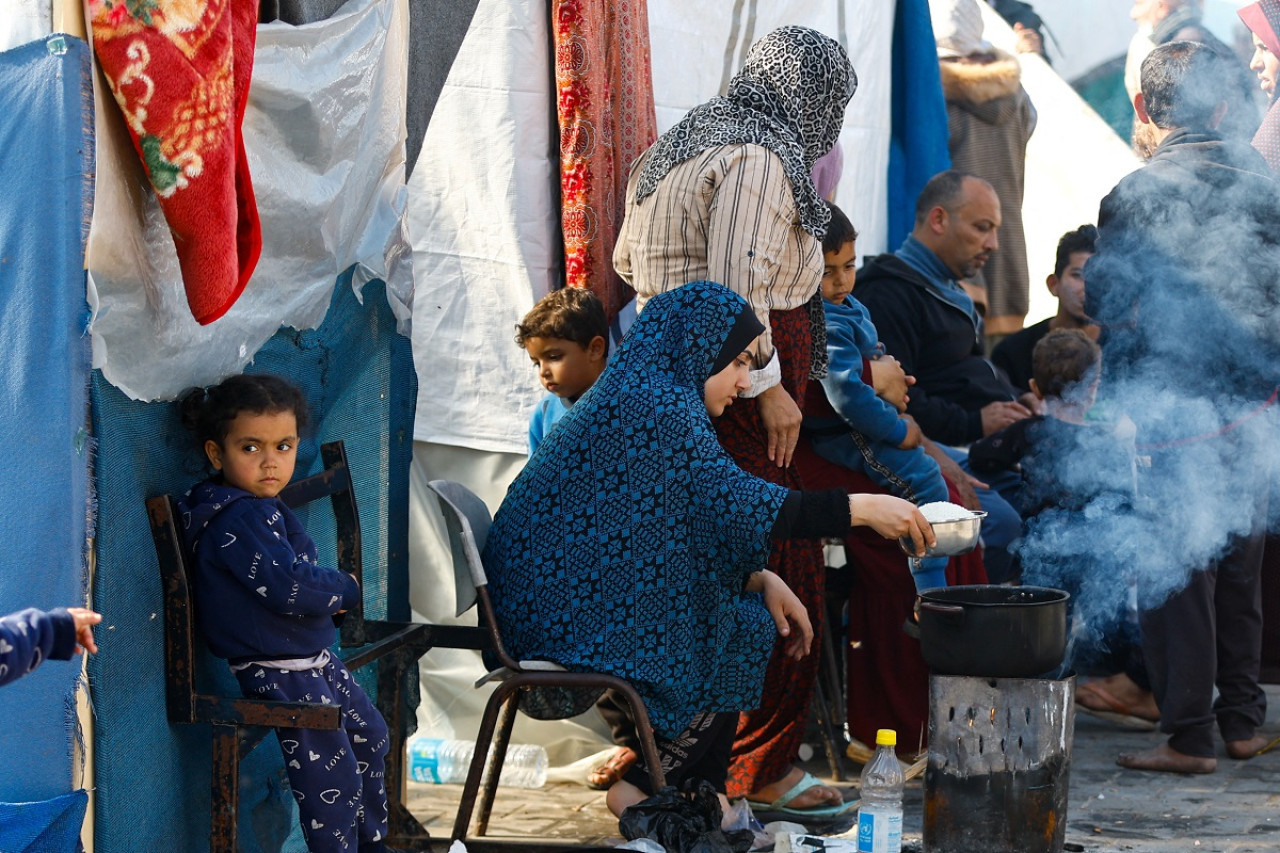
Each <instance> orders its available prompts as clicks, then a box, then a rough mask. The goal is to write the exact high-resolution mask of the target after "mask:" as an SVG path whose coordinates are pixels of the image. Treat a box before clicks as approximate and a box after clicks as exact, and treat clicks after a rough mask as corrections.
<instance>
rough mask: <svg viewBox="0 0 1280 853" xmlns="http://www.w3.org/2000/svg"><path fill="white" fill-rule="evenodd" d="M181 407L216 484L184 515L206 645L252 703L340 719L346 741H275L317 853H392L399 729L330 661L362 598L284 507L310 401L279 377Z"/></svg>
mask: <svg viewBox="0 0 1280 853" xmlns="http://www.w3.org/2000/svg"><path fill="white" fill-rule="evenodd" d="M180 406H181V412H182V419H183V424H184V426H186V427H187V428H188V429H189V430H191V431H192V432H193V433H194V434H195V435H196V437H197V438H198V439H199V440H200V442H201V443H202V447H203V449H204V452H205V454H206V455H207V456H208V458H209V462H210V464H211V465H212V466H213V468H214V469H215V471H217V472H218V473H217V474H215V476H213V477H212V478H210V479H208V480H205V481H204V482H201V483H198V484H196V485H195V486H194V487H192V489H191V490H190V491H189V492H188V493H187V494H186V495H185V496H184V497H183V498H182V499H181V500H180V501H179V502H178V504H179V508H180V510H181V519H182V532H183V536H184V538H185V540H186V545H187V547H188V548H189V549H190V552H191V554H192V556H193V561H192V566H193V567H194V578H193V597H194V599H195V601H196V602H198V606H197V608H196V622H197V625H198V626H199V629H200V632H201V634H202V635H203V636H204V638H205V640H206V641H207V642H208V644H209V649H210V650H211V651H212V652H213V653H214V654H215V655H217V656H219V657H222V658H226V659H227V661H228V663H230V665H231V669H232V671H233V672H234V673H235V675H236V679H237V680H238V681H239V682H240V689H241V691H242V692H243V693H244V695H245V696H246V697H250V698H259V699H274V700H281V701H294V702H299V701H300V702H318V703H321V704H325V705H330V704H332V705H336V706H338V707H339V708H340V709H341V711H342V718H341V721H342V728H341V729H339V730H338V731H316V730H311V729H293V728H279V729H276V735H277V737H278V738H279V740H280V748H281V751H282V752H283V753H284V761H285V769H286V772H287V773H288V775H289V784H290V787H291V788H292V789H293V795H294V798H295V799H296V800H297V802H298V812H299V815H300V817H301V820H302V831H303V834H304V835H305V836H306V839H307V848H308V849H309V850H311V851H316V853H340V852H341V853H347V851H358V853H379V851H385V850H387V849H388V848H387V847H386V846H385V844H384V841H383V839H384V838H385V837H386V834H387V816H388V813H387V796H386V789H385V787H384V784H383V766H384V761H385V758H386V754H387V747H388V739H387V726H386V723H385V722H383V719H382V715H381V714H379V713H378V710H377V709H376V708H374V707H373V705H372V703H370V701H369V698H368V697H367V696H366V695H365V693H364V691H363V690H361V689H360V686H359V685H358V684H356V682H355V679H353V678H352V677H351V673H349V672H348V671H347V668H346V667H345V666H344V665H343V663H342V661H341V660H339V659H338V658H337V657H336V656H334V655H331V654H330V652H329V646H331V645H333V643H334V640H335V638H336V631H335V627H336V624H337V622H338V621H340V620H339V618H338V617H340V616H341V614H343V613H345V612H346V610H347V609H348V608H349V607H352V606H354V605H355V604H356V603H357V602H359V601H360V587H359V585H358V584H357V583H356V580H355V578H354V577H352V576H351V575H348V574H345V573H344V572H340V571H337V570H335V569H330V568H325V567H323V566H320V565H317V562H316V559H317V557H316V547H315V543H314V542H313V541H312V540H311V537H310V536H308V535H307V533H306V531H305V530H303V529H302V525H301V524H300V523H299V522H298V519H297V517H296V516H294V514H293V512H292V511H291V510H290V509H289V508H288V507H287V506H285V505H284V503H283V502H282V501H280V500H279V498H278V497H277V495H279V494H280V492H281V490H283V489H284V487H285V486H286V485H288V484H289V480H290V479H291V478H292V477H293V471H294V466H295V464H296V462H297V445H298V433H299V431H300V429H301V428H303V427H305V426H306V421H307V406H306V401H305V400H304V399H303V397H302V394H301V392H300V391H298V389H297V388H295V387H293V386H292V385H290V384H289V383H288V382H286V381H284V380H283V379H280V378H278V377H275V376H233V377H231V378H229V379H227V380H225V381H224V382H222V383H221V384H220V385H216V386H213V387H211V388H209V389H207V390H206V389H199V388H197V389H192V390H191V391H189V392H187V393H186V394H185V395H184V396H183V398H182V400H181V402H180ZM232 616H234V618H231V617H232Z"/></svg>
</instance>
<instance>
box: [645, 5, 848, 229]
mask: <svg viewBox="0 0 1280 853" xmlns="http://www.w3.org/2000/svg"><path fill="white" fill-rule="evenodd" d="M857 88H858V75H857V73H856V72H855V71H854V70H853V65H852V64H851V63H850V62H849V57H848V55H846V54H845V52H844V48H842V47H841V46H840V45H839V44H838V43H837V42H836V41H834V40H833V39H831V38H828V37H827V36H824V35H823V34H822V33H820V32H818V31H816V30H811V29H809V28H808V27H796V26H787V27H779V28H778V29H776V30H774V31H773V32H771V33H769V34H768V35H767V36H765V37H764V38H762V39H760V40H759V41H757V42H756V43H755V44H753V45H752V46H751V50H750V51H749V52H748V53H747V60H746V62H745V63H744V64H743V66H742V69H741V70H739V71H738V73H737V74H735V75H734V76H733V79H732V80H730V81H729V91H728V92H727V93H726V94H725V95H724V97H716V98H712V99H711V100H710V101H707V102H706V103H705V104H702V105H701V106H697V107H694V108H693V109H692V110H690V111H689V113H688V114H687V115H686V116H685V117H684V118H682V119H681V120H680V121H679V122H678V123H677V124H676V125H675V126H674V127H672V128H671V129H670V130H668V131H667V132H666V133H664V134H662V136H661V137H659V139H658V141H657V142H655V143H654V144H653V149H652V150H651V151H650V153H649V156H648V159H647V160H646V161H645V164H644V168H643V170H642V171H641V172H640V177H639V180H638V181H637V183H636V201H637V202H641V201H644V199H646V198H648V197H649V196H650V195H652V194H653V192H654V190H655V189H657V186H658V182H659V181H661V180H662V179H663V178H664V177H666V175H667V173H668V172H670V171H671V169H672V168H674V167H675V166H677V165H678V164H680V163H683V162H684V161H685V160H688V159H689V158H690V157H695V156H697V155H698V154H701V153H702V152H703V151H706V150H707V149H708V148H715V147H717V146H721V145H735V144H740V143H753V144H756V145H762V146H764V147H765V148H768V149H769V150H770V151H772V152H773V153H774V154H777V155H778V157H779V158H780V159H781V160H782V163H783V166H784V167H785V170H786V173H787V178H788V180H790V182H791V192H792V195H793V196H794V198H795V201H796V208H797V210H798V211H799V215H800V225H801V227H802V228H804V230H805V231H808V232H809V233H810V234H812V235H813V236H814V237H817V238H818V239H819V240H821V239H822V237H823V235H824V234H826V231H827V222H828V221H830V218H831V215H830V213H829V212H828V211H827V206H826V205H825V204H823V201H822V199H821V197H819V195H818V191H817V190H816V189H815V188H814V186H813V178H812V177H811V172H812V170H813V164H814V163H815V162H817V160H818V158H819V157H821V156H822V155H823V154H826V153H827V152H828V151H830V150H831V147H832V146H833V145H835V143H836V139H837V138H838V137H839V136H840V125H841V124H842V123H843V121H844V108H845V106H846V105H848V103H849V99H850V98H852V97H853V93H854V91H855V90H856V89H857Z"/></svg>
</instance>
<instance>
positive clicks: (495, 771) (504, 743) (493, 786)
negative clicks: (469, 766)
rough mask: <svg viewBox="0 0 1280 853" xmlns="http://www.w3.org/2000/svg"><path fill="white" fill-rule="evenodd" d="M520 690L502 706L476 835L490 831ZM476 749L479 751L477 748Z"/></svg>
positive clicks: (481, 799)
mask: <svg viewBox="0 0 1280 853" xmlns="http://www.w3.org/2000/svg"><path fill="white" fill-rule="evenodd" d="M521 692H522V691H520V690H513V691H511V695H510V696H509V697H507V701H506V702H504V703H503V705H502V716H501V717H500V718H499V722H498V736H497V739H496V740H494V742H493V760H492V761H490V762H489V765H488V769H487V770H486V771H485V775H484V787H483V788H482V789H481V791H480V813H479V814H478V815H476V835H477V836H483V835H484V834H485V833H486V832H488V831H489V815H490V814H492V813H493V798H494V796H495V795H496V794H497V791H498V779H500V778H501V777H502V765H503V763H504V762H505V761H506V760H507V747H508V746H510V744H511V729H512V727H513V726H514V725H515V722H516V709H517V708H518V707H519V705H520V693H521ZM476 749H479V747H478V746H477V747H476Z"/></svg>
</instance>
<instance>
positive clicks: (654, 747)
mask: <svg viewBox="0 0 1280 853" xmlns="http://www.w3.org/2000/svg"><path fill="white" fill-rule="evenodd" d="M616 689H617V691H618V692H619V693H620V694H622V697H623V698H624V699H626V700H627V706H628V707H630V708H631V719H632V720H633V721H634V722H635V724H636V737H637V738H639V740H640V755H641V756H642V757H643V758H644V765H645V768H646V769H648V771H649V784H650V785H652V786H653V790H654V792H655V793H656V792H657V791H658V790H659V789H660V788H662V787H664V786H665V785H666V784H667V777H666V774H665V773H663V772H662V759H661V757H660V756H659V754H658V744H657V742H656V741H655V740H654V738H653V725H652V724H651V723H650V722H649V711H648V709H646V708H645V706H644V700H643V699H641V698H640V694H639V693H637V692H636V689H635V688H634V687H632V686H631V685H630V684H619V685H616Z"/></svg>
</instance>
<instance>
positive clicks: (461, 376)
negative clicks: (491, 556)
mask: <svg viewBox="0 0 1280 853" xmlns="http://www.w3.org/2000/svg"><path fill="white" fill-rule="evenodd" d="M547 24H548V20H547V7H546V4H545V3H542V2H538V0H480V3H479V5H478V6H477V8H476V13H475V18H474V20H473V21H472V24H471V29H470V31H469V32H468V33H467V37H466V39H465V40H464V41H463V43H462V47H461V48H460V49H459V50H458V57H457V59H456V60H454V63H453V66H452V68H451V69H450V70H449V77H448V80H447V81H446V83H445V86H444V89H443V90H442V91H441V93H440V98H439V100H438V101H437V102H436V108H435V112H434V113H433V114H432V118H431V124H430V125H429V126H428V127H427V133H426V136H425V138H424V139H423V143H422V152H421V154H420V155H419V156H418V163H417V166H416V167H415V168H414V170H413V174H412V175H411V176H410V178H409V233H410V234H411V235H412V239H413V276H414V281H415V282H416V288H417V289H416V292H415V294H414V311H413V353H414V361H415V364H416V366H417V369H418V379H419V383H420V389H421V393H420V395H419V398H418V414H417V420H416V426H415V432H416V438H417V439H418V440H420V441H432V442H440V443H444V444H454V445H459V446H463V447H473V448H476V449H480V450H498V451H508V452H515V453H525V452H527V450H528V427H529V417H530V415H531V414H532V413H533V407H534V405H535V403H536V402H537V400H538V398H539V397H541V396H542V394H544V393H545V392H544V391H542V390H541V388H540V387H539V386H538V381H537V377H536V376H535V375H534V372H533V370H532V369H531V368H530V367H529V359H528V356H527V355H525V353H524V351H523V350H521V349H520V348H519V347H517V346H516V345H515V343H514V342H513V340H512V338H513V337H514V335H515V325H516V323H518V322H519V321H520V319H521V318H522V317H523V316H524V315H525V313H526V312H527V311H528V310H529V309H530V308H531V307H533V303H534V301H535V300H537V299H538V298H540V297H542V296H544V295H545V294H546V293H548V292H549V291H550V290H551V289H552V288H554V287H555V286H556V285H557V284H558V280H559V267H560V263H561V261H560V258H561V256H562V253H563V247H562V243H561V240H560V233H559V228H558V227H557V225H558V218H557V211H556V199H557V197H558V195H559V193H558V190H557V187H558V185H559V168H558V159H559V155H558V140H556V139H555V138H554V136H553V123H554V122H553V118H552V116H554V114H555V113H554V110H555V105H554V100H553V93H552V79H553V78H552V72H551V60H550V56H549V45H550V39H551V36H550V33H549V32H548V30H547Z"/></svg>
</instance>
